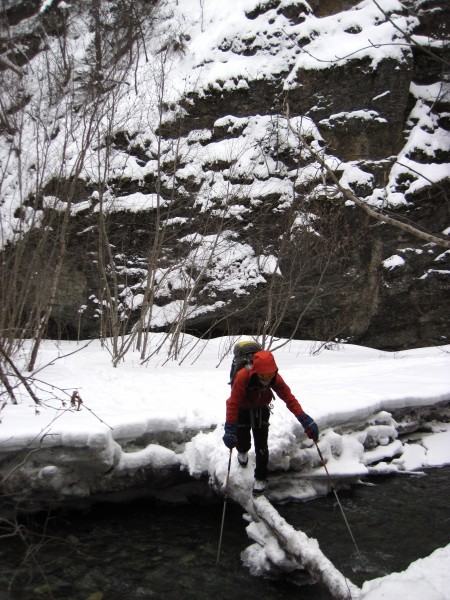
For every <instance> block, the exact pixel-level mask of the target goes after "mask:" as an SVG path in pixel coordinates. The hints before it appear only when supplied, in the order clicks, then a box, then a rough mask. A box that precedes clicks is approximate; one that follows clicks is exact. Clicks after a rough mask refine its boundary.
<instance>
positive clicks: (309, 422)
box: [297, 413, 319, 442]
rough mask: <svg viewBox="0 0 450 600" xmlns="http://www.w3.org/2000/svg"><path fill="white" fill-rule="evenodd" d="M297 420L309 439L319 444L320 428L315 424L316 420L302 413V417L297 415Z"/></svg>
mask: <svg viewBox="0 0 450 600" xmlns="http://www.w3.org/2000/svg"><path fill="white" fill-rule="evenodd" d="M297 420H298V422H299V423H300V424H301V425H302V427H303V429H304V430H305V433H306V435H307V436H308V437H309V439H310V440H314V442H317V440H318V439H319V428H318V427H317V423H315V421H314V419H312V418H311V417H310V416H309V415H307V414H306V413H301V414H300V415H297Z"/></svg>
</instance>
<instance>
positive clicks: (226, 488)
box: [216, 448, 233, 565]
mask: <svg viewBox="0 0 450 600" xmlns="http://www.w3.org/2000/svg"><path fill="white" fill-rule="evenodd" d="M232 452H233V448H230V458H229V459H228V471H227V479H226V481H225V495H224V498H223V513H222V525H221V526H220V538H219V549H218V550H217V561H216V565H218V564H219V557H220V548H221V547H222V535H223V526H224V523H225V510H226V508H227V499H228V480H229V479H230V469H231V453H232Z"/></svg>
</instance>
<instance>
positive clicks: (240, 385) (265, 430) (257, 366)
mask: <svg viewBox="0 0 450 600" xmlns="http://www.w3.org/2000/svg"><path fill="white" fill-rule="evenodd" d="M272 390H273V391H274V392H275V393H276V394H277V396H279V397H280V398H281V399H282V400H284V402H285V403H286V406H287V407H288V409H289V410H290V411H291V412H292V413H293V414H294V415H295V417H296V418H297V420H298V421H299V422H300V423H301V425H302V426H303V428H304V430H305V433H306V435H307V436H308V437H309V438H310V439H312V440H314V441H315V442H317V440H318V439H319V428H318V426H317V424H316V423H315V422H314V420H313V419H312V418H311V417H310V416H309V415H307V414H306V413H305V411H304V410H303V408H302V407H301V405H300V403H299V402H298V401H297V400H296V398H295V397H294V396H293V394H292V392H291V390H290V388H289V386H288V385H287V384H286V383H285V381H284V379H283V378H282V377H281V375H280V374H279V373H278V367H277V364H276V362H275V358H274V356H273V354H272V353H271V352H269V351H267V350H260V351H259V352H256V353H255V355H254V356H253V364H252V366H251V368H250V370H249V369H247V368H246V367H244V368H242V369H241V370H240V371H238V372H237V373H236V377H235V379H234V382H233V385H232V388H231V395H230V397H229V398H228V400H227V409H226V423H225V434H224V436H223V438H222V439H223V442H224V444H225V446H226V447H227V448H229V449H230V450H231V449H232V448H234V447H236V448H237V451H238V462H239V464H240V465H241V467H246V466H247V464H248V451H249V450H250V447H251V437H250V431H251V432H252V434H253V442H254V445H255V457H256V465H255V471H254V476H255V481H254V484H253V495H254V496H259V495H260V494H263V493H264V492H265V489H266V478H267V464H268V462H269V449H268V446H267V439H268V434H269V417H270V410H269V404H270V403H271V401H272V399H273V398H274V395H273V392H272Z"/></svg>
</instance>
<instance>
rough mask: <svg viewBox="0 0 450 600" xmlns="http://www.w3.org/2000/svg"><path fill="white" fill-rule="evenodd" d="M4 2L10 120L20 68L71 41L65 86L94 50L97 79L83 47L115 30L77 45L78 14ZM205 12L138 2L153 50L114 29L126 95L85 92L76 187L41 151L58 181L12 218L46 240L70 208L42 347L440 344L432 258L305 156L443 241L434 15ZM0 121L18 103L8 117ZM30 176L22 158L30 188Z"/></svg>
mask: <svg viewBox="0 0 450 600" xmlns="http://www.w3.org/2000/svg"><path fill="white" fill-rule="evenodd" d="M9 4H11V6H10V7H9V8H8V3H7V4H6V8H4V9H3V23H4V28H3V30H4V32H6V31H7V32H8V36H7V35H6V34H5V35H3V38H2V44H1V48H0V50H1V52H2V54H1V57H3V58H2V61H3V62H2V63H1V65H0V67H1V68H2V69H3V74H5V73H8V72H11V69H12V67H11V65H13V67H14V69H18V68H20V69H27V68H28V71H26V73H27V74H26V76H25V79H26V78H28V79H27V81H28V83H27V85H28V90H30V91H29V93H28V94H23V97H24V100H23V104H24V105H25V106H28V105H29V103H30V102H32V100H30V98H32V97H33V95H32V94H33V89H32V88H31V83H30V82H31V81H32V76H33V69H36V62H35V61H36V60H38V59H39V60H41V59H42V57H43V56H44V55H45V54H46V53H49V52H55V50H54V48H55V45H57V44H59V45H60V46H62V42H63V41H64V40H66V41H65V42H64V43H67V44H69V42H67V40H69V41H70V40H72V42H73V40H78V42H79V41H80V40H84V41H83V44H84V46H83V48H84V50H83V57H82V59H79V57H77V55H76V52H75V46H76V44H77V42H75V46H72V47H70V48H69V49H68V50H67V52H66V56H67V57H68V58H70V60H71V61H72V63H73V65H74V66H73V67H72V70H71V71H70V73H69V72H68V73H67V77H68V79H70V78H72V79H73V81H75V83H76V82H79V81H81V79H82V74H83V77H85V74H86V70H87V66H86V65H87V64H89V61H88V58H89V56H92V48H94V49H95V48H96V49H97V54H96V55H95V56H96V57H97V58H96V60H97V62H95V61H94V64H95V65H97V66H98V61H99V60H100V59H99V52H100V43H99V41H98V40H99V39H100V37H101V36H103V41H105V42H107V43H108V44H109V45H110V46H111V47H112V45H113V41H114V39H113V36H116V37H117V36H118V35H119V34H120V35H122V34H123V30H122V29H120V28H119V25H118V24H117V22H116V21H114V23H113V20H111V22H110V28H109V30H108V29H107V28H106V29H102V30H101V36H100V33H99V32H100V25H99V24H98V23H100V21H98V23H97V26H96V21H95V19H94V20H93V21H92V20H91V21H89V23H90V27H91V28H90V31H91V32H92V31H93V32H94V33H93V34H92V35H93V41H92V39H91V38H89V39H88V41H86V39H85V38H83V37H82V27H81V25H80V23H83V22H84V23H85V22H88V17H89V18H91V19H92V18H93V16H92V10H91V8H92V6H93V5H96V3H95V2H94V3H89V2H86V3H84V2H83V3H80V4H79V5H78V6H77V8H75V6H74V3H69V2H57V1H56V2H52V3H40V2H31V1H28V2H16V3H9ZM106 4H107V3H106ZM110 4H111V3H110ZM121 4H122V3H121V2H119V1H118V2H116V3H112V5H114V6H115V7H116V8H117V7H119V8H120V6H121ZM197 4H198V6H197ZM209 4H211V3H208V2H207V1H206V2H204V3H201V2H200V3H195V2H193V1H188V0H184V1H180V2H167V3H165V4H162V3H158V2H156V3H155V2H140V3H136V6H137V7H139V8H140V10H146V11H147V12H146V13H145V14H146V18H147V17H148V19H150V21H151V30H150V29H149V30H148V31H151V33H148V31H147V33H146V32H145V31H139V32H138V30H137V29H136V28H137V27H138V25H137V23H134V24H131V25H130V23H128V25H127V26H128V27H129V28H130V27H131V29H130V31H131V32H132V33H131V34H130V38H129V39H130V41H129V43H128V46H126V44H125V45H124V50H123V52H122V54H121V56H120V60H122V58H123V56H125V55H127V54H126V53H127V52H128V53H129V61H128V63H127V65H126V69H125V67H124V69H123V73H125V72H126V74H125V75H124V76H123V80H122V83H121V86H122V87H120V86H117V87H115V83H114V82H113V83H112V84H111V86H109V87H108V85H107V83H102V89H101V94H100V96H98V97H97V100H96V101H98V98H100V101H101V102H102V103H104V104H103V105H102V106H103V109H104V113H103V116H102V118H101V119H99V120H98V121H97V122H96V123H97V124H98V128H99V131H101V135H100V134H99V136H98V137H94V138H93V139H92V143H90V144H89V148H86V149H85V150H86V154H88V152H87V151H88V150H89V152H92V156H89V157H87V156H86V159H85V161H84V162H83V164H82V165H80V168H79V169H78V170H76V169H74V168H73V165H74V164H75V162H74V159H73V157H72V155H71V156H70V157H69V158H67V156H65V155H64V156H63V155H62V154H61V150H60V149H58V152H59V154H58V152H56V151H55V154H54V156H57V159H58V160H60V161H61V164H63V163H64V165H66V164H67V163H69V162H70V160H72V163H71V164H72V170H71V171H70V174H69V175H67V176H66V175H65V174H64V175H63V173H65V171H64V170H63V169H62V168H56V167H55V165H53V167H54V168H53V169H49V170H48V171H46V172H45V177H43V178H42V180H41V181H40V182H39V185H38V186H37V187H36V185H35V186H34V188H33V189H34V191H33V192H31V191H30V193H29V194H28V195H27V196H26V198H25V200H23V198H22V200H21V204H20V206H18V205H17V203H16V205H14V204H12V206H15V213H14V219H15V228H16V230H17V229H18V228H20V227H19V226H20V224H23V223H24V222H25V218H26V216H28V217H29V210H30V207H31V208H32V209H33V210H39V211H40V215H41V218H42V221H40V225H42V224H43V225H44V226H45V225H48V226H51V227H52V228H53V230H55V231H58V229H59V227H63V222H64V215H66V214H67V211H69V213H70V222H69V224H68V228H67V232H66V233H67V235H66V237H65V239H66V241H67V244H66V247H65V255H64V261H63V265H62V270H61V275H60V277H59V281H58V290H57V293H56V297H55V299H54V305H53V310H52V317H51V320H50V325H49V331H48V335H50V336H63V337H64V336H66V337H69V338H74V337H76V336H78V337H81V338H86V337H91V336H98V335H99V334H100V332H102V333H105V332H106V333H111V331H112V330H113V329H114V327H116V330H115V331H116V332H117V331H119V329H120V328H122V329H120V331H121V332H122V333H125V332H129V331H130V330H131V328H132V327H133V326H136V323H138V324H139V323H140V324H141V325H142V324H143V323H144V322H145V326H146V327H148V328H149V329H150V330H158V331H161V330H167V331H172V332H176V330H177V328H180V329H181V330H183V331H187V332H189V333H193V334H196V335H206V336H216V335H224V334H232V335H234V334H244V333H245V334H258V333H261V332H264V333H266V334H269V335H279V336H283V337H290V336H293V337H295V338H303V339H322V340H329V339H340V340H342V339H344V340H348V341H351V342H354V343H357V344H364V345H370V346H373V347H378V348H383V349H391V350H396V349H404V348H409V347H414V346H422V345H436V344H441V343H448V335H449V334H450V332H449V313H448V309H447V306H448V292H449V281H450V251H448V250H447V251H446V250H445V248H443V247H439V246H438V245H436V244H431V243H428V242H425V241H424V240H422V239H420V238H418V237H416V236H413V235H411V234H409V233H407V232H405V231H403V230H402V229H399V228H396V227H392V226H390V225H387V224H383V223H380V222H379V221H376V220H373V219H370V218H369V217H368V216H367V215H366V214H365V213H364V212H363V211H362V210H361V209H360V208H359V207H358V206H356V205H355V204H354V203H353V202H351V201H349V200H348V198H345V197H344V196H343V194H342V193H341V191H340V190H339V189H338V188H336V186H335V185H334V183H333V181H332V180H331V179H330V177H329V173H327V171H326V169H324V167H323V165H321V164H320V162H317V160H316V159H315V155H314V153H312V152H311V150H313V151H314V152H316V153H319V154H320V156H322V158H323V160H324V161H325V163H326V164H327V165H328V166H329V168H330V169H331V170H332V171H333V172H334V173H335V175H336V176H337V177H339V180H340V183H341V184H342V186H344V187H345V188H347V189H350V190H351V191H352V192H353V193H354V194H356V195H357V196H358V197H359V198H361V199H363V200H364V201H365V202H367V203H368V204H369V205H370V206H372V207H375V208H376V209H377V210H384V211H386V212H387V213H388V214H391V215H392V214H395V215H396V217H397V218H398V220H399V221H401V222H413V223H415V224H416V225H417V227H418V228H419V229H420V230H424V231H432V232H434V233H435V234H437V235H441V236H442V237H444V238H445V237H446V236H448V232H449V229H448V227H449V225H448V192H449V183H450V167H449V162H450V134H449V129H450V121H449V114H450V97H449V92H448V65H449V58H450V54H449V52H448V31H447V26H446V23H448V17H449V7H448V4H447V3H446V2H444V1H443V0H434V1H433V0H430V1H429V2H427V3H423V2H416V1H414V0H408V1H407V2H404V3H403V4H400V3H399V2H396V1H392V2H387V1H383V2H382V1H381V0H380V2H373V1H369V0H365V1H363V2H359V3H358V2H355V1H348V2H346V1H327V2H318V1H312V2H310V3H307V2H304V1H303V0H246V1H245V2H243V3H242V7H234V8H233V9H231V8H218V7H216V8H215V9H214V8H213V7H212V6H209ZM44 5H45V6H44ZM100 5H101V3H100ZM136 10H137V9H136ZM116 16H117V15H116ZM75 17H76V18H75ZM94 17H95V14H94ZM113 17H114V14H113ZM122 18H123V17H122ZM150 21H148V22H150ZM146 22H147V21H146ZM92 23H93V24H92ZM113 25H114V26H113ZM121 26H122V28H123V27H124V25H123V24H122V25H121ZM133 28H134V29H133ZM87 29H88V30H89V27H87ZM44 30H45V34H44V33H43V31H44ZM97 34H98V35H97ZM108 36H109V37H108ZM88 37H89V36H88ZM120 39H122V38H120ZM123 39H125V38H123ZM12 40H13V41H12ZM14 40H16V42H17V40H20V42H21V44H22V48H23V51H22V52H18V50H17V46H18V44H17V43H14ZM96 40H97V43H96ZM136 44H137V46H138V50H134V51H133V50H132V48H136ZM89 52H91V54H89ZM103 52H104V55H103V64H102V68H103V70H102V71H101V72H100V70H99V71H98V73H97V75H99V73H101V75H102V77H104V80H103V81H104V82H105V81H106V78H105V76H104V73H105V72H106V67H105V65H106V63H107V55H106V51H105V50H103ZM133 52H134V53H133ZM24 56H26V57H27V60H24V58H23V57H24ZM127 56H128V55H127ZM144 57H145V58H144ZM77 60H81V62H83V61H84V63H83V64H84V71H83V73H82V69H81V67H80V65H79V64H78V66H77V63H76V61H77ZM111 64H114V65H116V66H117V64H119V58H118V57H117V56H116V57H115V58H114V60H112V59H111ZM91 66H92V65H91ZM14 69H13V70H14ZM77 69H78V71H77ZM75 72H76V73H78V75H77V76H74V73H75ZM93 85H94V84H92V80H91V90H92V89H93V88H92V86H93ZM80 86H81V84H79V88H78V91H77V93H78V95H79V94H80V89H81V87H80ZM75 87H76V86H75ZM118 87H120V89H121V90H123V89H124V88H126V91H125V92H123V91H121V92H120V94H118V93H117V89H118ZM83 89H84V92H85V88H83ZM111 90H113V94H116V93H117V95H115V96H111ZM34 93H35V92H34ZM64 93H65V94H68V91H67V87H66V88H65V92H64ZM108 94H109V95H108ZM25 96H26V98H25ZM78 97H79V96H78ZM86 98H87V96H86V95H85V96H84V99H86ZM111 98H112V100H111ZM96 101H94V100H91V102H93V103H95V102H96ZM107 103H111V105H108V110H106V108H105V106H106V105H107ZM114 103H115V104H114ZM112 104H114V106H115V110H116V113H115V115H114V117H112V116H111V115H112V108H111V106H112ZM80 106H81V104H79V105H77V107H76V111H75V112H76V114H78V115H80V113H81V111H82V108H80ZM126 109H128V111H126ZM8 110H9V113H8V114H11V112H12V111H13V110H15V111H18V110H19V106H18V105H17V104H16V105H14V108H13V104H11V100H10V105H9V108H8ZM59 110H60V113H59V117H58V118H61V115H63V117H62V118H64V119H68V118H69V115H68V113H64V112H61V109H59ZM70 110H72V111H73V110H74V105H73V104H72V105H71V108H70ZM71 114H72V113H71ZM71 118H72V117H71ZM66 122H67V120H66ZM100 124H101V127H100ZM7 125H8V119H7V118H6V116H5V115H4V116H3V121H2V137H3V142H2V144H3V146H4V147H5V148H6V147H7V146H8V143H11V140H12V138H13V137H14V135H16V133H15V132H14V131H9V132H8V128H7ZM61 129H62V127H61V125H58V129H57V130H56V129H55V130H54V133H53V135H54V138H51V139H52V140H53V139H54V141H55V142H56V141H58V140H61V135H62V134H61V133H60V131H61ZM77 130H78V131H79V129H77ZM83 131H85V130H83ZM71 135H73V136H75V133H74V132H71ZM8 136H9V137H8ZM50 137H51V136H50ZM52 143H53V142H52ZM60 146H61V144H60ZM53 147H54V146H52V148H53ZM96 153H97V154H96ZM78 156H79V155H78ZM55 160H56V159H55ZM99 166H100V168H99ZM33 167H34V169H35V170H36V163H35V162H34V163H33V161H31V159H30V161H29V163H28V164H27V165H26V167H24V168H26V169H28V171H27V173H28V177H31V176H32V174H33V173H34V172H35V171H33ZM50 175H51V176H50ZM11 177H12V176H11ZM8 185H10V186H11V185H12V184H11V183H9V184H8ZM8 189H10V188H7V187H6V186H5V187H4V190H5V193H6V192H7V191H8ZM49 199H51V201H50V200H49ZM69 203H70V206H69ZM42 230H45V227H41V229H40V231H42ZM26 236H28V239H29V238H30V237H32V236H35V237H37V238H39V234H37V233H36V231H35V230H33V231H30V232H29V233H27V234H26ZM53 242H54V240H53V238H48V239H47V240H46V241H45V242H42V245H41V250H40V251H41V254H40V255H39V257H38V262H39V268H40V269H44V268H45V267H46V266H47V267H48V266H49V265H50V267H51V264H52V262H51V260H49V256H51V247H52V244H53ZM33 244H34V247H37V246H38V245H39V242H38V241H35V242H33ZM6 252H7V253H9V254H8V256H9V255H10V254H13V253H14V249H13V247H9V248H8V249H7V251H6ZM36 285H37V286H39V285H40V284H39V283H37V284H36ZM114 323H115V325H114ZM118 323H119V325H117V324H118Z"/></svg>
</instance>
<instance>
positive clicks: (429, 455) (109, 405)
mask: <svg viewBox="0 0 450 600" xmlns="http://www.w3.org/2000/svg"><path fill="white" fill-rule="evenodd" d="M161 336H162V334H161V335H156V336H154V338H153V340H154V343H155V347H156V344H157V342H158V341H159V340H160V339H161ZM184 342H185V343H184V346H183V350H182V352H181V355H180V358H179V360H178V361H168V360H167V353H166V352H164V350H161V351H160V352H159V353H158V354H156V355H155V356H154V357H153V358H151V359H150V360H149V361H148V362H147V363H146V365H141V364H140V361H139V355H138V354H137V353H130V354H129V355H127V358H126V361H125V362H123V363H121V364H120V365H119V366H118V367H117V368H113V367H112V366H111V360H110V355H109V353H108V351H107V350H106V349H105V348H103V349H102V347H101V345H100V343H99V342H98V341H93V342H91V343H90V344H89V345H88V346H86V347H85V343H76V342H64V343H62V344H59V345H56V344H55V343H54V342H50V341H47V342H45V343H44V345H43V348H42V352H41V355H40V359H39V366H38V369H41V370H40V371H38V372H37V373H36V374H35V386H36V392H37V393H38V395H39V397H40V398H41V399H42V400H43V404H42V406H40V407H39V408H38V414H36V412H35V406H34V403H33V402H32V401H31V400H30V399H29V398H27V397H26V395H25V392H24V390H23V389H19V390H18V391H17V394H18V396H19V397H20V400H19V403H18V404H17V405H12V404H10V403H8V404H7V405H6V406H4V408H3V410H2V412H1V417H2V422H1V425H0V449H1V451H0V455H1V458H5V457H11V455H12V453H13V452H16V451H22V454H21V456H22V457H23V456H24V455H23V452H27V453H29V452H30V451H33V452H31V454H30V455H29V460H27V461H25V464H24V465H23V466H21V467H19V468H17V469H15V468H13V467H12V466H11V463H9V462H8V466H7V467H5V466H4V465H5V463H4V465H3V467H2V470H3V474H4V475H5V474H8V473H10V475H9V477H8V478H7V484H10V485H11V486H12V488H14V485H15V481H16V479H15V478H16V477H18V479H17V481H21V482H22V483H21V485H22V486H23V482H24V481H26V482H27V483H26V485H29V487H30V490H32V491H35V492H36V493H39V492H41V493H42V491H47V492H48V491H49V490H53V492H54V493H55V494H56V495H57V496H58V497H59V498H69V497H71V496H72V497H88V496H89V495H90V494H95V493H96V492H98V491H112V490H114V489H116V488H115V487H114V486H115V485H116V484H115V483H114V482H117V481H118V480H120V478H121V477H122V478H123V477H125V478H129V479H128V480H129V481H130V482H131V481H132V476H133V475H134V474H136V473H139V472H140V471H145V470H146V469H147V470H148V469H149V467H150V468H151V469H152V470H153V472H158V471H164V470H167V469H175V470H182V471H184V472H186V471H188V472H189V474H190V475H191V476H193V477H197V478H198V477H200V476H205V475H208V476H209V478H210V482H211V485H212V486H213V487H215V488H218V489H220V487H221V486H222V485H223V482H224V481H225V475H226V470H227V464H228V456H229V455H228V450H227V448H226V447H225V446H224V445H223V443H222V440H221V437H222V433H223V422H224V418H225V400H226V398H227V396H228V394H229V386H228V375H229V366H230V360H231V354H230V348H231V345H232V344H231V342H232V341H231V340H230V339H229V338H219V339H215V340H211V341H210V342H208V343H206V342H203V341H200V340H197V339H195V338H192V337H189V336H186V337H185V338H184ZM274 347H275V346H274ZM275 356H276V360H277V363H278V366H279V369H280V372H281V374H282V375H283V377H284V378H285V380H286V382H287V383H288V385H289V386H290V387H291V389H292V391H293V393H294V395H295V396H296V397H297V398H298V400H299V401H300V403H301V404H302V406H303V408H304V410H305V411H306V412H307V413H309V414H310V415H311V416H313V417H314V419H315V420H316V421H317V423H318V425H319V428H320V431H321V434H320V439H319V447H320V448H321V451H322V453H323V455H324V456H325V457H326V460H327V467H328V470H329V472H330V474H331V476H332V477H333V478H334V479H335V481H337V482H339V481H340V480H341V479H345V480H346V481H357V480H358V479H359V478H360V477H362V476H364V475H367V474H374V473H386V472H395V471H398V472H400V471H403V472H404V471H410V470H417V469H421V468H425V467H431V466H434V467H435V466H440V465H446V464H450V424H449V423H448V422H446V421H448V420H449V419H448V408H447V409H446V408H445V404H446V403H447V404H448V401H449V400H450V368H449V367H450V347H449V346H446V347H436V348H422V349H416V350H410V351H404V352H397V353H387V352H382V351H378V350H374V349H370V348H363V347H357V346H352V345H344V344H331V345H330V344H328V345H326V346H322V345H321V344H320V343H318V342H316V343H314V342H302V341H295V342H290V343H289V344H287V345H286V346H284V347H283V348H281V349H279V350H276V351H275ZM74 390H77V391H78V393H79V395H80V397H81V398H82V400H83V404H82V405H81V407H80V410H76V407H71V406H70V402H69V399H70V396H71V394H72V392H73V391H74ZM20 393H21V395H20ZM61 398H62V399H65V401H66V403H67V405H66V406H65V407H63V406H62V405H61ZM394 414H395V418H394V416H393V415H394ZM419 424H420V429H421V433H419V432H417V431H415V430H417V429H418V428H419ZM408 432H409V433H408ZM399 435H400V436H401V438H399ZM269 449H270V456H271V458H270V469H271V471H272V475H271V478H270V480H269V491H268V493H267V497H268V499H269V500H271V501H280V500H289V499H297V500H301V499H309V498H313V497H314V496H317V495H320V494H323V493H326V491H327V479H326V477H325V476H324V475H325V474H324V470H323V468H322V467H321V464H320V461H319V459H318V456H317V452H316V449H315V447H314V446H313V445H312V443H311V442H310V441H309V440H308V439H307V438H306V437H305V435H304V432H303V429H302V427H301V426H300V425H299V424H298V422H297V421H296V419H295V418H294V417H293V415H292V414H291V413H290V412H289V411H288V410H287V408H286V406H285V405H284V403H283V401H281V400H280V399H276V400H275V402H274V407H273V413H272V416H271V427H270V433H269ZM253 460H254V456H253V455H252V454H250V461H251V463H252V462H253ZM8 469H9V471H8ZM19 475H20V477H19ZM231 479H232V486H233V490H234V492H235V493H236V494H238V495H239V494H246V493H247V492H248V493H250V489H251V485H252V469H251V468H250V469H246V470H243V469H241V470H239V469H237V468H236V467H235V465H233V468H232V472H231ZM121 481H123V479H122V480H121ZM105 482H106V483H105ZM108 485H109V486H110V487H108ZM121 485H122V489H123V483H122V484H121ZM96 486H98V487H97V488H96ZM102 486H103V487H102ZM12 488H11V489H12ZM11 489H10V490H9V491H11ZM449 552H450V547H448V548H446V549H442V550H441V551H437V552H435V553H434V554H433V555H432V556H431V557H429V558H427V559H426V563H424V562H421V561H418V562H417V563H415V564H414V565H412V566H411V567H410V568H409V569H408V570H407V571H406V572H405V573H402V574H401V575H394V574H393V575H391V576H389V577H387V578H383V579H382V580H374V581H373V582H366V584H365V586H364V593H367V598H369V599H370V600H374V599H378V598H389V597H392V590H398V589H400V588H399V586H401V589H402V591H403V592H405V593H407V596H408V598H419V597H420V598H421V599H423V598H427V599H433V600H434V599H435V598H436V599H437V598H441V599H442V598H449V597H450V596H449V595H448V593H449V592H448V591H446V590H450V575H449V573H448V570H447V571H446V570H445V568H443V566H442V565H443V563H445V562H446V561H447V562H448V556H449ZM427 580H429V582H428V583H427ZM418 582H419V583H418ZM425 585H426V587H427V589H428V594H429V595H424V593H423V592H422V591H420V590H421V589H422V588H421V586H422V587H423V586H425ZM384 590H387V592H386V593H385V591H384ZM383 593H385V595H382V594H383ZM386 594H387V595H386ZM389 594H391V595H389ZM408 594H409V595H408ZM414 594H416V595H414ZM417 594H419V595H417ZM433 594H434V595H433ZM446 594H447V595H446Z"/></svg>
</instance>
